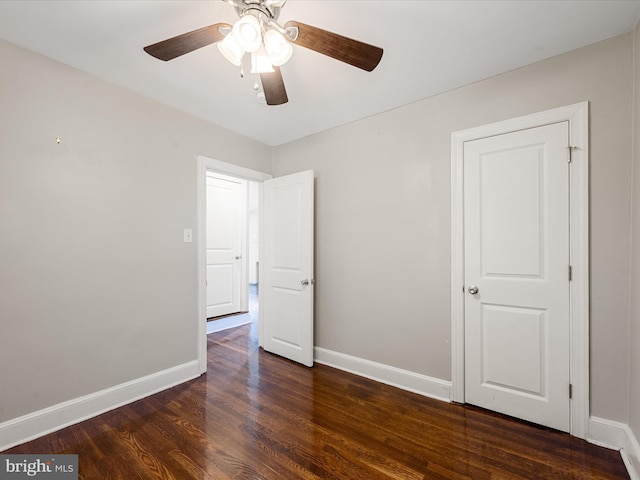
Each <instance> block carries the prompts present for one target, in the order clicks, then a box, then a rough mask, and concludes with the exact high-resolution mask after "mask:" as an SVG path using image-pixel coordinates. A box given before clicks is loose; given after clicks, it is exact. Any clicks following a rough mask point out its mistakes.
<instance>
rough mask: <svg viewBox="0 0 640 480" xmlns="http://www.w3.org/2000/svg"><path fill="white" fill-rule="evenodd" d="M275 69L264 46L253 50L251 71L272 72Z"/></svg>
mask: <svg viewBox="0 0 640 480" xmlns="http://www.w3.org/2000/svg"><path fill="white" fill-rule="evenodd" d="M274 71H275V70H274V69H273V66H272V65H271V62H270V61H269V57H268V56H267V54H266V52H265V51H264V48H260V49H258V50H257V51H255V52H251V73H270V72H274Z"/></svg>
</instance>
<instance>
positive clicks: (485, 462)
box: [3, 325, 629, 480]
mask: <svg viewBox="0 0 640 480" xmlns="http://www.w3.org/2000/svg"><path fill="white" fill-rule="evenodd" d="M208 342H209V370H208V374H207V375H205V376H202V377H200V378H198V379H195V380H193V381H190V382H188V383H185V384H182V385H179V386H177V387H174V388H172V389H170V390H166V391H164V392H161V393H159V394H156V395H153V396H151V397H149V398H146V399H144V400H140V401H138V402H135V403H132V404H130V405H127V406H125V407H122V408H119V409H117V410H114V411H111V412H108V413H105V414H103V415H100V416H98V417H96V418H93V419H91V420H87V421H85V422H82V423H80V424H78V425H74V426H71V427H68V428H65V429H63V430H60V431H58V432H56V433H53V434H50V435H46V436H44V437H42V438H40V439H37V440H34V441H32V442H29V443H26V444H24V445H20V446H17V447H14V448H12V449H10V450H7V451H5V452H3V453H25V454H26V453H77V454H79V470H80V478H83V479H127V480H130V479H145V480H146V479H156V478H159V479H214V480H222V479H250V480H256V479H298V478H302V479H312V478H323V479H325V478H328V479H336V480H346V479H367V480H368V479H473V480H482V479H552V478H553V479H563V478H570V479H621V478H625V479H627V478H629V477H628V475H627V473H626V470H625V468H624V466H623V463H622V460H621V458H620V455H619V454H618V452H614V451H611V450H607V449H604V448H600V447H596V446H594V445H591V444H589V443H587V442H585V441H582V440H578V439H576V438H572V437H570V436H569V435H566V434H563V433H560V432H557V431H552V430H548V429H545V428H541V427H538V426H535V425H531V424H528V423H523V422H519V421H515V420H513V419H509V418H505V417H502V416H500V415H497V414H493V413H490V412H486V411H483V410H479V409H474V408H468V407H463V406H460V405H453V404H447V403H444V402H440V401H437V400H431V399H428V398H424V397H422V396H419V395H416V394H412V393H409V392H405V391H402V390H398V389H396V388H393V387H390V386H386V385H382V384H378V383H376V382H372V381H370V380H367V379H363V378H360V377H357V376H354V375H350V374H348V373H345V372H341V371H339V370H335V369H332V368H329V367H326V366H323V365H316V366H315V367H314V368H312V369H308V368H306V367H303V366H299V365H297V364H294V363H292V362H289V361H287V360H283V359H281V358H278V357H275V356H273V355H270V354H268V353H265V352H264V351H261V350H260V349H258V348H257V345H256V343H257V342H256V332H255V325H245V326H243V327H238V328H235V329H232V330H227V331H223V332H219V333H216V334H212V335H209V340H208Z"/></svg>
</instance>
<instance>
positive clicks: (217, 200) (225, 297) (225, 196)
mask: <svg viewBox="0 0 640 480" xmlns="http://www.w3.org/2000/svg"><path fill="white" fill-rule="evenodd" d="M206 195H207V200H206V205H207V236H206V237H207V238H206V261H207V318H210V317H218V316H220V315H227V314H230V313H236V312H239V311H240V308H241V292H242V284H241V282H242V275H241V273H242V272H241V267H242V261H241V260H242V258H241V257H242V232H243V228H242V223H243V209H244V208H245V205H246V181H244V180H240V179H234V178H232V177H226V176H223V175H218V174H215V175H214V174H209V175H207V193H206Z"/></svg>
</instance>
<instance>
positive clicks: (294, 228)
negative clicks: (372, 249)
mask: <svg viewBox="0 0 640 480" xmlns="http://www.w3.org/2000/svg"><path fill="white" fill-rule="evenodd" d="M261 220H262V221H263V230H262V235H263V243H262V245H263V253H262V257H261V258H262V266H261V270H262V274H261V278H260V281H261V283H260V322H261V324H262V328H263V339H262V346H263V348H264V349H265V350H266V351H268V352H271V353H275V354H277V355H281V356H283V357H286V358H288V359H291V360H293V361H296V362H299V363H302V364H304V365H306V366H308V367H310V366H312V365H313V225H314V218H313V171H306V172H300V173H295V174H293V175H287V176H284V177H278V178H274V179H272V180H267V181H265V182H264V186H263V215H262V219H261Z"/></svg>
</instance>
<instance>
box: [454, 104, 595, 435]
mask: <svg viewBox="0 0 640 480" xmlns="http://www.w3.org/2000/svg"><path fill="white" fill-rule="evenodd" d="M564 121H568V122H569V144H570V146H571V147H572V149H571V170H570V182H569V204H570V205H569V237H570V245H569V249H570V252H569V260H570V265H571V267H572V279H571V282H570V283H569V317H570V318H569V325H570V327H569V328H570V338H571V340H570V345H569V355H570V370H569V376H570V380H569V381H570V383H571V385H572V390H573V395H572V400H571V404H570V417H571V418H570V433H571V435H573V436H576V437H579V438H582V439H586V438H587V435H588V432H589V103H588V102H581V103H576V104H573V105H568V106H565V107H560V108H556V109H553V110H547V111H544V112H539V113H534V114H531V115H526V116H523V117H518V118H514V119H510V120H505V121H501V122H496V123H492V124H489V125H483V126H479V127H475V128H471V129H467V130H461V131H458V132H453V133H452V134H451V394H450V396H451V400H452V401H454V402H459V403H464V402H465V392H464V347H465V345H464V286H465V279H464V198H463V194H464V190H463V186H464V184H463V179H464V163H463V160H464V143H465V142H469V141H473V140H478V139H481V138H485V137H490V136H494V135H502V134H505V133H510V132H514V131H518V130H524V129H527V128H535V127H539V126H543V125H548V124H551V123H558V122H564ZM569 154H570V152H569V149H567V159H569ZM567 394H568V392H567Z"/></svg>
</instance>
